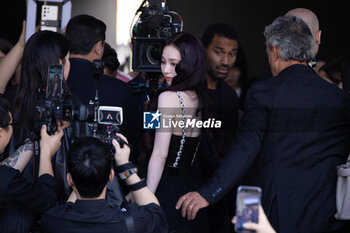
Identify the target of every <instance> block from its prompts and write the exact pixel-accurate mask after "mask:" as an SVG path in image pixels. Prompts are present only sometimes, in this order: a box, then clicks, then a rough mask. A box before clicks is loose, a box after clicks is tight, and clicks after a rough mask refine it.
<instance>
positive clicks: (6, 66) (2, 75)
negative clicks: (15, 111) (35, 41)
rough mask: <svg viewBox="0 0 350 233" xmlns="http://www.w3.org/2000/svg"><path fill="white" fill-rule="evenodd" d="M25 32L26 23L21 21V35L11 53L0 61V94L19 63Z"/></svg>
mask: <svg viewBox="0 0 350 233" xmlns="http://www.w3.org/2000/svg"><path fill="white" fill-rule="evenodd" d="M25 31H26V22H25V21H23V26H22V33H21V35H20V37H19V40H18V42H17V43H16V45H15V46H14V47H13V48H12V49H11V51H10V52H9V53H8V54H6V56H4V57H3V58H2V59H1V60H0V93H4V92H5V88H6V86H7V83H8V82H9V80H10V79H11V77H12V75H13V73H14V72H15V71H16V68H17V66H18V64H19V62H20V61H21V59H22V55H23V51H24V46H25Z"/></svg>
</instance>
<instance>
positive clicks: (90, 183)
mask: <svg viewBox="0 0 350 233" xmlns="http://www.w3.org/2000/svg"><path fill="white" fill-rule="evenodd" d="M117 135H118V136H119V137H120V138H122V139H123V140H124V141H126V138H125V137H124V136H123V135H121V134H117ZM126 142H127V141H126ZM110 146H111V145H107V144H105V143H103V142H101V141H100V140H99V139H96V138H93V137H82V138H77V139H76V141H75V142H74V143H73V144H72V146H71V148H70V151H69V155H68V170H69V173H68V175H67V179H68V182H69V184H70V185H71V186H72V188H73V190H74V192H75V194H76V197H77V200H76V201H75V203H72V202H68V203H66V204H65V205H60V206H57V207H55V208H53V209H51V210H49V211H48V212H47V213H46V214H45V215H44V216H43V218H42V227H43V231H44V232H131V231H132V230H133V231H132V232H135V233H138V232H142V233H144V232H160V233H161V232H167V231H168V228H167V222H166V219H165V216H164V214H163V211H162V210H161V208H160V206H159V202H158V200H157V198H156V197H155V196H154V194H153V193H152V192H151V190H149V188H147V186H146V182H145V181H144V180H141V179H140V178H139V176H138V175H137V174H136V172H137V171H136V170H135V165H133V164H132V163H129V154H130V148H129V147H128V146H126V145H124V146H122V147H120V145H119V143H118V142H117V141H116V140H113V146H114V149H115V153H114V158H115V162H116V165H117V168H116V169H117V171H118V173H119V176H120V177H121V178H122V179H124V181H125V183H126V184H127V186H128V187H129V189H130V190H131V193H132V195H133V197H134V198H135V200H136V203H137V204H125V206H124V208H123V209H119V208H115V207H112V206H110V205H108V202H107V201H106V200H105V196H106V189H107V182H111V181H112V179H113V177H114V170H113V169H111V166H112V158H111V157H112V156H111V152H110ZM126 173H128V175H127V176H124V177H122V176H121V175H124V174H126Z"/></svg>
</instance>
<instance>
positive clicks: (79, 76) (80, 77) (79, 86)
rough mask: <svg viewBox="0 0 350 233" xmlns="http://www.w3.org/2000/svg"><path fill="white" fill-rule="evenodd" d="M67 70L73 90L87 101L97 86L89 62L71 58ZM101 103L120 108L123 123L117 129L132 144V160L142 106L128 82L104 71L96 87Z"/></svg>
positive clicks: (75, 94) (78, 96)
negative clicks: (98, 87) (68, 69)
mask: <svg viewBox="0 0 350 233" xmlns="http://www.w3.org/2000/svg"><path fill="white" fill-rule="evenodd" d="M70 64H71V68H70V72H69V77H68V80H67V84H68V87H69V89H70V91H71V92H72V94H73V95H74V96H75V97H77V98H78V99H79V100H80V101H81V102H82V103H83V104H89V101H90V100H93V99H94V97H95V92H96V86H95V83H94V78H93V73H92V69H91V68H92V63H91V62H90V61H88V60H85V59H80V58H71V59H70ZM99 98H100V100H99V101H100V105H107V106H117V107H122V108H123V124H122V125H121V127H120V129H121V132H122V134H124V135H125V136H126V137H127V139H128V140H129V143H130V144H131V145H132V146H133V150H132V156H131V158H130V159H131V160H136V158H134V156H137V155H138V150H137V148H138V143H139V136H140V133H141V127H142V109H140V107H139V106H140V105H139V104H138V99H137V97H136V96H134V95H132V93H131V91H130V90H129V88H128V85H127V84H126V83H124V82H123V81H121V80H119V79H117V78H115V77H110V76H106V75H104V76H103V77H102V79H101V83H100V90H99Z"/></svg>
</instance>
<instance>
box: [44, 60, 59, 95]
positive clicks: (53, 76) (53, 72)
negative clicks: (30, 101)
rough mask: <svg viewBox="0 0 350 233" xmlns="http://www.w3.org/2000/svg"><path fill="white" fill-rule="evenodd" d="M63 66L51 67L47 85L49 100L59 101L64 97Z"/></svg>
mask: <svg viewBox="0 0 350 233" xmlns="http://www.w3.org/2000/svg"><path fill="white" fill-rule="evenodd" d="M62 82H63V66H62V65H60V64H57V65H50V66H49V74H48V76H47V84H46V98H47V99H48V100H52V101H55V100H59V99H60V98H61V96H62V93H63V89H62Z"/></svg>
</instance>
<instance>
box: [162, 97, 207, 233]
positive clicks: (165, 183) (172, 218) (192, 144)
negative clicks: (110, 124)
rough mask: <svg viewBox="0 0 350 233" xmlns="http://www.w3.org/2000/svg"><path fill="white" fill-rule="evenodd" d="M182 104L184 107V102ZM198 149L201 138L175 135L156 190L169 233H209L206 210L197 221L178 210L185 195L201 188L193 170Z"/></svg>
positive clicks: (202, 211) (201, 212)
mask: <svg viewBox="0 0 350 233" xmlns="http://www.w3.org/2000/svg"><path fill="white" fill-rule="evenodd" d="M178 95H179V93H178ZM179 97H180V95H179ZM180 102H181V104H182V98H180ZM182 107H183V108H184V106H183V104H182ZM198 145H199V137H185V134H184V132H183V135H182V136H177V135H174V134H172V135H171V139H170V145H169V151H168V156H167V160H166V163H165V166H164V171H163V173H162V177H161V179H160V182H159V185H158V187H157V190H156V196H157V198H158V200H159V203H160V206H161V207H162V208H163V210H164V212H165V215H166V217H167V221H168V225H169V232H191V233H197V232H201V233H202V232H208V225H207V223H208V221H207V216H206V210H205V209H202V210H200V211H199V212H198V213H197V216H196V218H195V220H191V221H188V220H187V218H183V217H182V216H181V209H180V210H176V209H175V205H176V203H177V201H178V199H179V198H180V197H181V196H182V195H184V194H186V193H187V192H191V191H196V190H197V189H198V188H199V187H200V185H201V182H200V179H199V177H197V176H196V175H195V172H194V169H193V167H192V164H193V161H194V159H195V156H196V152H197V149H198Z"/></svg>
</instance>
